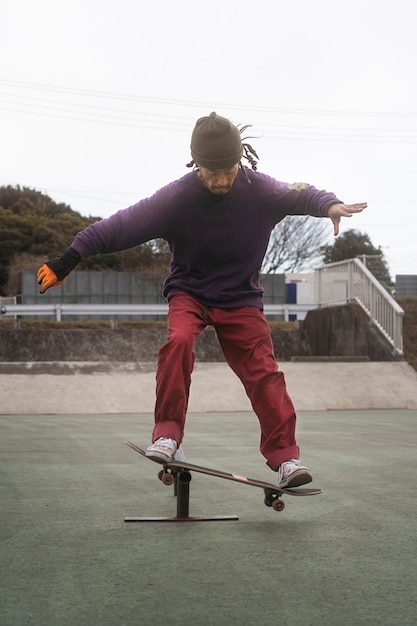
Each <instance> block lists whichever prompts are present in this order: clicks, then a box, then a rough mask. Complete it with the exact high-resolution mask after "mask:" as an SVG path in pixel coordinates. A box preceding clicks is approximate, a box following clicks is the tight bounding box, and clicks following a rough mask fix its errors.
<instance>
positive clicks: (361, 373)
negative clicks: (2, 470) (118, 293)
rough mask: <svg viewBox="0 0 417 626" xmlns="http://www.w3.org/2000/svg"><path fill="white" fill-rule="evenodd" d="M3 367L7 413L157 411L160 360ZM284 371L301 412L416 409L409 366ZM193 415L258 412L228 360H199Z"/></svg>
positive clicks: (295, 366) (415, 383)
mask: <svg viewBox="0 0 417 626" xmlns="http://www.w3.org/2000/svg"><path fill="white" fill-rule="evenodd" d="M3 365H4V368H5V367H6V366H7V367H9V368H11V369H10V370H9V371H7V373H5V369H4V368H3V369H2V371H1V372H0V397H1V407H0V411H1V413H2V414H26V413H28V414H45V413H54V414H68V413H75V414H79V413H103V414H105V413H148V412H150V413H152V412H153V409H154V402H155V368H156V364H155V363H154V362H145V363H127V362H123V363H120V362H113V363H88V362H78V363H77V362H73V363H68V362H66V363H65V364H62V363H20V364H17V363H15V364H11V363H8V364H3ZM280 368H281V369H282V370H283V372H284V373H285V378H286V381H287V386H288V391H289V393H290V395H291V397H292V399H293V401H294V404H295V407H296V410H297V411H325V410H334V409H340V410H341V409H350V410H354V409H381V410H382V409H417V372H416V371H415V370H414V369H413V368H412V367H411V366H410V365H409V364H408V363H406V362H404V361H401V362H394V363H392V362H381V363H375V362H351V363H346V362H343V363H341V362H309V363H301V362H298V363H296V362H285V363H281V364H280ZM57 374H59V375H57ZM77 374H78V375H77ZM79 374H90V375H79ZM189 411H190V412H209V411H223V412H224V411H252V407H251V405H250V402H249V400H248V398H247V396H246V394H245V392H244V389H243V386H242V384H241V382H240V380H239V379H238V378H237V377H236V376H235V375H234V373H233V372H232V371H231V370H230V368H229V367H228V366H227V365H226V364H225V363H201V362H197V363H196V366H195V370H194V373H193V383H192V387H191V396H190V403H189Z"/></svg>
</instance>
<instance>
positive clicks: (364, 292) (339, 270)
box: [315, 259, 404, 355]
mask: <svg viewBox="0 0 417 626" xmlns="http://www.w3.org/2000/svg"><path fill="white" fill-rule="evenodd" d="M315 284H316V300H317V306H318V307H321V306H329V305H332V304H346V303H349V302H357V303H358V304H359V305H360V306H361V308H362V309H363V310H364V311H365V312H366V313H367V315H368V316H369V319H370V322H371V323H372V324H373V325H374V326H375V327H376V328H378V329H379V331H380V332H381V333H382V334H383V335H384V337H385V338H386V339H387V341H388V342H389V343H390V344H391V346H392V348H393V354H395V355H396V354H397V355H401V354H403V343H402V324H403V317H404V311H403V309H402V308H401V307H400V305H399V304H398V303H397V302H396V301H395V300H394V298H392V296H391V295H390V294H389V293H388V292H387V290H386V289H384V287H382V285H381V284H380V283H379V281H378V280H377V279H376V278H375V276H374V275H373V274H372V273H371V272H370V271H369V270H368V269H367V267H366V266H365V265H364V264H363V263H362V262H361V261H359V259H349V260H347V261H340V262H338V263H331V264H329V265H324V266H323V267H320V268H318V269H317V270H316V281H315Z"/></svg>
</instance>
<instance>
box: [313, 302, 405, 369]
mask: <svg viewBox="0 0 417 626" xmlns="http://www.w3.org/2000/svg"><path fill="white" fill-rule="evenodd" d="M304 329H305V333H306V340H307V342H308V345H309V347H310V352H311V355H312V356H326V357H357V356H366V357H368V358H369V360H370V361H392V360H394V357H393V355H392V346H391V345H390V344H389V342H388V341H387V340H386V339H385V338H384V337H383V335H382V334H381V333H380V332H379V331H378V330H377V329H376V328H374V327H372V326H371V325H370V324H369V318H368V317H367V316H366V314H365V312H364V311H363V309H361V307H360V306H358V305H356V304H349V305H344V306H334V307H323V308H320V309H315V310H313V311H309V312H308V314H307V317H306V319H305V321H304Z"/></svg>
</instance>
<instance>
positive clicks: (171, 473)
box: [125, 441, 323, 511]
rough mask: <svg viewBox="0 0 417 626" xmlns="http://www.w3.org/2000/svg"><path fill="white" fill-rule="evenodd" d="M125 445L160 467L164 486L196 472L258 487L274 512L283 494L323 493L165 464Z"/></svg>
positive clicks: (281, 505) (177, 463) (189, 465)
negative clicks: (181, 476) (184, 474)
mask: <svg viewBox="0 0 417 626" xmlns="http://www.w3.org/2000/svg"><path fill="white" fill-rule="evenodd" d="M125 444H126V445H127V446H129V447H130V448H132V449H133V450H135V452H138V453H139V454H141V455H142V456H144V457H145V458H146V459H148V460H149V461H152V462H153V463H158V465H162V467H163V469H162V470H160V472H159V473H158V477H159V479H160V480H161V481H162V482H163V483H164V484H165V485H172V484H173V483H174V482H175V480H176V478H177V476H178V475H180V474H181V473H186V472H197V473H199V474H205V475H207V476H215V477H217V478H223V479H225V480H232V481H234V482H237V483H241V484H244V485H251V486H252V487H258V488H261V489H263V491H264V503H265V505H266V506H269V507H272V508H273V509H274V510H275V511H283V510H284V507H285V503H284V502H283V500H281V496H282V495H283V494H285V495H289V496H317V495H319V494H321V493H323V490H322V489H314V488H308V487H294V488H286V487H285V488H284V487H279V486H278V485H274V484H272V483H268V482H265V481H263V480H257V479H255V478H248V477H247V476H240V475H239V474H230V473H228V472H223V471H219V470H215V469H210V468H208V467H202V466H201V465H194V464H192V463H187V462H185V461H169V462H167V463H165V462H164V461H157V460H156V459H152V458H150V457H147V456H146V451H145V450H142V448H139V447H138V446H136V445H135V444H134V443H131V442H130V441H125ZM190 479H191V478H190ZM190 479H189V480H190Z"/></svg>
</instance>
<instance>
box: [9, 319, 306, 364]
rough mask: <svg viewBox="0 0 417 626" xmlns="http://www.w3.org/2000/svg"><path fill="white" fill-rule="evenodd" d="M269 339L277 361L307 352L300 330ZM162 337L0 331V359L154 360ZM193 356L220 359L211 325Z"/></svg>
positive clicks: (149, 331)
mask: <svg viewBox="0 0 417 626" xmlns="http://www.w3.org/2000/svg"><path fill="white" fill-rule="evenodd" d="M272 338H273V342H274V346H275V350H276V354H277V358H279V359H280V360H289V359H291V356H292V355H293V354H300V355H308V353H309V351H308V344H307V342H306V339H305V333H304V332H303V331H302V330H297V329H295V330H283V329H276V330H274V331H273V332H272ZM165 339H166V329H165V328H164V327H162V328H134V329H126V330H111V329H104V330H86V329H71V330H68V329H64V330H60V329H40V330H22V329H20V330H2V331H0V362H13V361H14V362H16V361H31V362H32V361H155V360H156V359H157V356H158V350H159V348H160V347H161V346H162V345H163V343H164V342H165ZM195 352H196V358H197V360H199V361H203V362H216V361H224V357H223V353H222V351H221V348H220V345H219V342H218V339H217V336H216V333H215V331H214V329H213V328H212V327H208V328H206V330H205V331H204V332H203V333H202V334H201V335H200V337H199V338H198V340H197V343H196V346H195Z"/></svg>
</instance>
